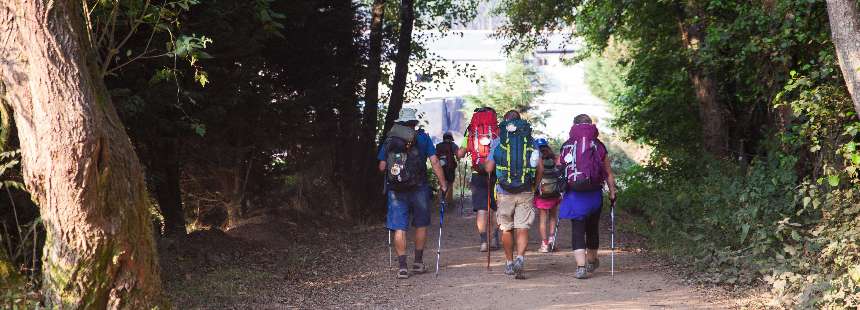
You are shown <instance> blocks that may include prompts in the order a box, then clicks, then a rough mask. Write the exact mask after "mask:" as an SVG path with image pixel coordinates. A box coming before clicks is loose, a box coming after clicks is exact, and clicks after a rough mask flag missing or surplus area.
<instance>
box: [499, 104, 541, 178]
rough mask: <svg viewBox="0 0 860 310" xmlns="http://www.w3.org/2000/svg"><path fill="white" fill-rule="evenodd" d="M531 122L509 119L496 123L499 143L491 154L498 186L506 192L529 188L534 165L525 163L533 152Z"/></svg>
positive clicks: (533, 174)
mask: <svg viewBox="0 0 860 310" xmlns="http://www.w3.org/2000/svg"><path fill="white" fill-rule="evenodd" d="M534 151H535V150H534V139H533V138H532V126H531V125H530V124H529V123H528V122H527V121H525V120H521V119H512V120H508V121H504V122H502V123H501V124H499V145H498V146H497V147H496V150H495V152H494V154H493V159H494V160H495V162H496V177H498V182H499V186H501V187H502V189H504V190H505V191H506V192H509V193H522V192H526V191H531V190H532V185H533V184H534V179H535V168H534V167H532V166H531V165H530V164H529V161H530V159H531V156H532V152H534Z"/></svg>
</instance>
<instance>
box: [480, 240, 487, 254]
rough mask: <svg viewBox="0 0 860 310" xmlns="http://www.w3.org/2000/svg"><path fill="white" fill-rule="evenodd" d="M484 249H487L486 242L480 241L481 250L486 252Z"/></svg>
mask: <svg viewBox="0 0 860 310" xmlns="http://www.w3.org/2000/svg"><path fill="white" fill-rule="evenodd" d="M486 251H487V243H486V242H481V252H486Z"/></svg>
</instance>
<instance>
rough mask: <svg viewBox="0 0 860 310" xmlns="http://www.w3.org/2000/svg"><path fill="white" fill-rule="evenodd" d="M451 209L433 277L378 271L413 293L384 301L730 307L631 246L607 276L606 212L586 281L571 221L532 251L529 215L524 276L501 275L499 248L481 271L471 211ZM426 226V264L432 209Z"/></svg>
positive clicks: (535, 241) (620, 238) (534, 241)
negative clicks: (552, 248)
mask: <svg viewBox="0 0 860 310" xmlns="http://www.w3.org/2000/svg"><path fill="white" fill-rule="evenodd" d="M451 209H455V208H451ZM451 211H453V212H449V213H448V214H446V220H445V229H444V230H443V239H442V242H443V247H442V248H443V252H442V261H441V262H442V263H441V265H442V267H441V268H440V274H439V277H438V278H436V277H434V275H433V273H432V272H431V273H428V274H425V275H417V276H413V277H410V278H409V279H408V280H405V281H403V280H401V281H397V280H395V279H394V278H393V275H394V273H393V271H390V272H388V273H387V274H384V275H385V276H387V277H388V278H390V280H388V281H391V282H394V283H395V285H396V290H397V291H398V293H397V294H394V296H397V295H400V296H415V297H414V303H403V302H397V301H394V302H393V303H392V304H390V306H395V307H398V308H399V307H404V308H411V307H416V308H424V309H451V308H456V309H502V308H504V309H570V308H604V309H643V308H679V309H697V308H698V309H713V308H729V305H728V303H727V302H722V303H717V302H714V301H713V300H710V301H709V300H708V298H706V297H705V296H704V295H702V294H701V293H700V292H696V291H695V290H694V289H692V288H690V287H688V286H686V285H683V284H681V282H680V281H679V280H678V279H677V278H673V277H671V276H669V275H666V274H663V273H662V272H661V271H660V270H661V269H662V268H661V267H660V266H659V264H656V263H655V262H653V261H652V259H650V258H648V257H646V256H645V255H643V254H638V253H637V251H636V250H635V249H632V250H631V249H629V248H627V247H625V251H616V255H615V276H614V277H612V276H611V274H610V251H609V240H610V239H609V229H608V228H609V216H608V212H604V214H603V222H602V223H601V224H602V226H601V240H600V243H601V251H600V252H599V256H600V261H601V265H600V268H599V269H598V270H597V272H595V273H594V274H592V275H591V277H590V278H588V279H585V280H578V279H576V278H575V277H574V273H575V271H576V264H575V263H574V259H573V253H572V251H571V242H570V240H571V236H570V229H571V225H570V221H562V222H561V224H560V225H559V246H560V249H558V250H557V251H556V252H554V253H538V252H537V248H538V247H539V242H540V241H539V240H540V235H539V234H538V231H537V229H536V228H537V225H536V224H537V220H536V221H535V225H534V227H533V228H534V229H532V230H531V231H530V238H529V241H530V242H529V251H528V252H527V253H526V269H525V270H526V277H527V278H526V279H525V280H514V279H512V278H510V277H508V276H505V275H504V254H503V252H502V251H494V252H493V253H492V257H491V266H490V267H491V269H490V270H489V271H488V270H487V269H486V253H480V252H478V243H477V239H478V238H477V233H475V228H474V227H475V224H474V222H475V218H474V216H470V217H461V216H459V215H458V214H456V213H457V212H456V210H451ZM605 211H608V210H605ZM433 223H434V224H436V225H434V226H435V230H431V231H432V236H430V238H429V239H430V241H429V242H428V244H429V245H432V246H430V248H431V249H432V251H425V252H426V253H428V254H432V255H428V254H425V256H427V258H425V260H426V261H427V262H429V263H431V264H432V263H435V260H436V255H435V249H436V240H438V214H437V215H436V218H435V221H434V222H433ZM629 241H630V239H629V238H627V235H624V234H618V233H616V244H620V245H622V246H625V245H627V244H629ZM386 255H387V254H386ZM383 257H384V258H385V259H386V260H387V257H385V256H383ZM380 276H382V274H381V275H380ZM395 298H396V297H395ZM407 299H411V298H407ZM378 306H382V307H387V306H386V305H384V304H383V305H378Z"/></svg>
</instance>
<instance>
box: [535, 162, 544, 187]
mask: <svg viewBox="0 0 860 310" xmlns="http://www.w3.org/2000/svg"><path fill="white" fill-rule="evenodd" d="M542 180H543V160H542V159H538V162H537V172H536V173H535V185H538V186H540V182H541V181H542Z"/></svg>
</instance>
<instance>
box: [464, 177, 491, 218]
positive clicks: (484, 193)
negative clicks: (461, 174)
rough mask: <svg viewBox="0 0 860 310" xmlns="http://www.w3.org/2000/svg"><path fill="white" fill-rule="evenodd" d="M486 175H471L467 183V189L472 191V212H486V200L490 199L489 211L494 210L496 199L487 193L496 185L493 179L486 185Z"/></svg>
mask: <svg viewBox="0 0 860 310" xmlns="http://www.w3.org/2000/svg"><path fill="white" fill-rule="evenodd" d="M487 181H488V180H487V175H486V174H484V175H480V174H477V173H473V174H472V178H471V180H470V181H469V187H470V188H471V189H472V211H475V212H478V211H487V198H488V197H489V198H490V209H492V210H493V211H495V210H496V197H495V195H493V194H492V193H488V192H489V191H490V188H492V187H493V186H495V185H496V180H495V178H493V179H492V180H489V181H490V184H489V185H488V184H487Z"/></svg>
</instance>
